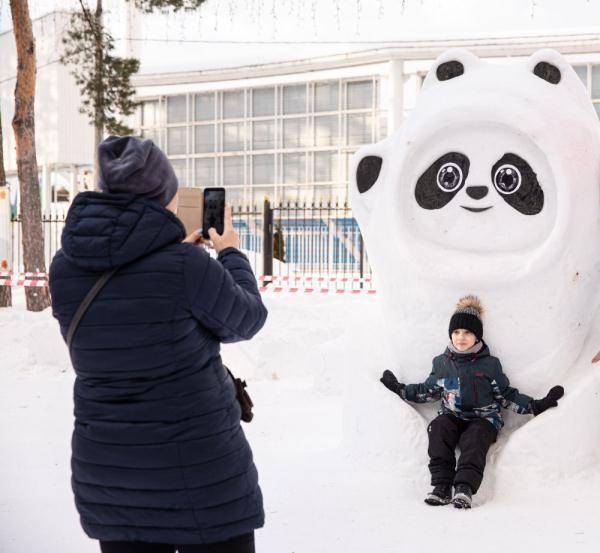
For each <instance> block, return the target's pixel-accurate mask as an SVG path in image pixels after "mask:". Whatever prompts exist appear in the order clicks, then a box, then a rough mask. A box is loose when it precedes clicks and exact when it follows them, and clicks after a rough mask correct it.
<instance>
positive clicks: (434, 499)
mask: <svg viewBox="0 0 600 553" xmlns="http://www.w3.org/2000/svg"><path fill="white" fill-rule="evenodd" d="M451 501H452V485H451V484H438V485H437V486H436V487H435V488H433V490H432V491H431V492H430V493H428V494H427V497H426V498H425V503H427V505H448V503H450V502H451Z"/></svg>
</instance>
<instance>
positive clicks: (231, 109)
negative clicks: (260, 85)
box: [223, 90, 244, 119]
mask: <svg viewBox="0 0 600 553" xmlns="http://www.w3.org/2000/svg"><path fill="white" fill-rule="evenodd" d="M241 117H244V91H243V90H233V91H227V92H223V119H239V118H241Z"/></svg>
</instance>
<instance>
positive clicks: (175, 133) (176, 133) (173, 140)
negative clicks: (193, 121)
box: [167, 127, 187, 155]
mask: <svg viewBox="0 0 600 553" xmlns="http://www.w3.org/2000/svg"><path fill="white" fill-rule="evenodd" d="M186 134H187V127H168V128H167V154H169V155H181V154H187V138H186Z"/></svg>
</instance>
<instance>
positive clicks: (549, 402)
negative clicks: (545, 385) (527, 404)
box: [531, 386, 565, 417]
mask: <svg viewBox="0 0 600 553" xmlns="http://www.w3.org/2000/svg"><path fill="white" fill-rule="evenodd" d="M564 395H565V389H564V388H563V387H562V386H554V388H551V389H550V391H549V392H548V395H547V396H546V397H545V398H542V399H534V400H533V401H532V402H531V412H532V413H533V416H534V417H537V416H538V415H539V414H540V413H543V412H544V411H545V410H546V409H550V407H556V406H557V405H558V400H559V399H560V398H561V397H563V396H564Z"/></svg>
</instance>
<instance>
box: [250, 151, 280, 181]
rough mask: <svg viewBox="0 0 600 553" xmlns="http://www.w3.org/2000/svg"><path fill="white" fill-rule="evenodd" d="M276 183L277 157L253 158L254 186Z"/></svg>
mask: <svg viewBox="0 0 600 553" xmlns="http://www.w3.org/2000/svg"><path fill="white" fill-rule="evenodd" d="M274 183H275V156H274V155H272V154H268V155H259V156H252V184H274Z"/></svg>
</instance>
